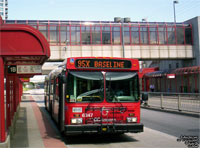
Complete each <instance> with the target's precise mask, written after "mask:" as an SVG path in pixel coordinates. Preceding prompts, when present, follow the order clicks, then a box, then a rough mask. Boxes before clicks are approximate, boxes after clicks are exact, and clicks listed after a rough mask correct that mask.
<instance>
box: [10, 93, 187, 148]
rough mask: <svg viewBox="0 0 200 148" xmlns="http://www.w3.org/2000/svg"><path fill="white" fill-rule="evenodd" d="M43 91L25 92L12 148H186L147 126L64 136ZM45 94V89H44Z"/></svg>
mask: <svg viewBox="0 0 200 148" xmlns="http://www.w3.org/2000/svg"><path fill="white" fill-rule="evenodd" d="M38 92H39V91H35V92H34V93H33V94H35V95H32V94H29V93H27V94H25V95H24V96H23V97H22V102H21V103H20V111H19V117H18V120H17V122H16V130H15V134H14V136H13V138H11V143H10V145H11V148H24V147H29V148H66V147H67V148H84V147H85V148H93V147H95V148H116V147H121V148H124V147H126V148H132V147H140V148H151V147H152V148H168V147H173V148H186V147H187V146H186V145H185V144H184V142H177V137H174V136H171V135H168V134H164V133H162V132H159V131H156V130H152V129H150V128H146V127H145V128H144V132H142V133H139V134H132V133H127V134H124V135H116V136H113V137H110V136H109V137H105V136H99V135H95V136H93V135H92V136H91V135H86V136H83V135H79V136H76V137H63V136H61V135H60V133H59V132H58V130H57V128H56V126H55V124H54V123H53V121H52V120H51V118H50V117H49V116H48V115H47V112H46V110H45V109H44V104H43V96H42V95H41V94H40V96H39V95H37V93H38ZM40 93H41V92H40Z"/></svg>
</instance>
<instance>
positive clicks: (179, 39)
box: [176, 28, 184, 44]
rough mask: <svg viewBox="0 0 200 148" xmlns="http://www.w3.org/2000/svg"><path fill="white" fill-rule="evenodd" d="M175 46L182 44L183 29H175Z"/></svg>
mask: <svg viewBox="0 0 200 148" xmlns="http://www.w3.org/2000/svg"><path fill="white" fill-rule="evenodd" d="M176 38H177V44H184V28H176Z"/></svg>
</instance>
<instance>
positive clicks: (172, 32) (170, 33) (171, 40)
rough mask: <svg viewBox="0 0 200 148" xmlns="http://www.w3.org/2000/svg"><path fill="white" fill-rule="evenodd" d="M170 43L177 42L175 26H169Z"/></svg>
mask: <svg viewBox="0 0 200 148" xmlns="http://www.w3.org/2000/svg"><path fill="white" fill-rule="evenodd" d="M167 34H168V44H175V43H176V42H175V28H174V27H167Z"/></svg>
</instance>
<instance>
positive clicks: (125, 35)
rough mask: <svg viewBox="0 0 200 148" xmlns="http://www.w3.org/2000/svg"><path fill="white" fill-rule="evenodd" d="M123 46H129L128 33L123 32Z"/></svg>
mask: <svg viewBox="0 0 200 148" xmlns="http://www.w3.org/2000/svg"><path fill="white" fill-rule="evenodd" d="M124 44H130V32H127V31H125V32H124Z"/></svg>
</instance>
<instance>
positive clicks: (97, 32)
mask: <svg viewBox="0 0 200 148" xmlns="http://www.w3.org/2000/svg"><path fill="white" fill-rule="evenodd" d="M92 44H101V27H99V26H93V27H92Z"/></svg>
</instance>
